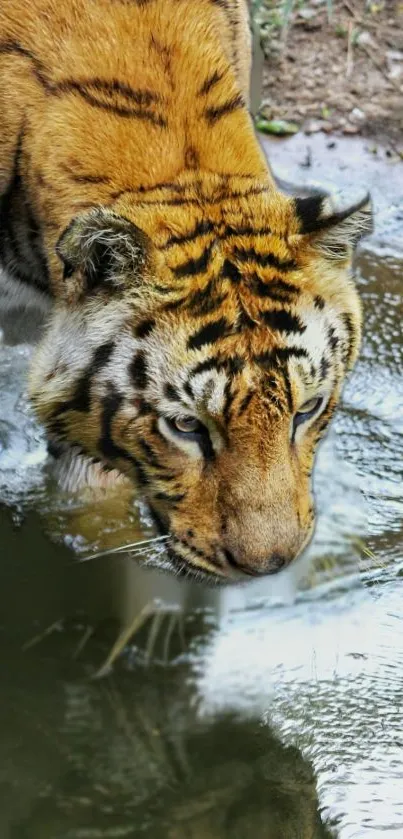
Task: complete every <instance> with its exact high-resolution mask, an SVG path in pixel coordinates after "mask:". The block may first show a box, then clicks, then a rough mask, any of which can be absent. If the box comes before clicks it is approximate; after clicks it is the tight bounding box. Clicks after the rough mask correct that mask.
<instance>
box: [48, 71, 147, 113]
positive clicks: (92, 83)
mask: <svg viewBox="0 0 403 839" xmlns="http://www.w3.org/2000/svg"><path fill="white" fill-rule="evenodd" d="M57 87H58V88H59V89H61V90H63V91H64V90H69V89H73V90H77V91H78V92H81V90H82V89H83V88H85V90H86V91H87V92H90V91H94V92H96V93H107V94H109V95H111V96H113V95H114V94H119V96H123V97H124V98H125V99H128V100H129V101H130V102H135V104H136V105H139V106H140V107H146V108H147V107H149V106H150V105H153V104H159V103H161V102H162V99H161V96H160V95H159V94H158V93H154V91H152V90H147V89H146V90H142V89H137V90H136V89H135V88H133V87H131V86H130V85H128V84H127V83H126V82H121V81H119V79H101V78H99V76H95V77H93V78H90V79H84V80H82V81H77V80H76V79H66V80H65V81H62V82H57Z"/></svg>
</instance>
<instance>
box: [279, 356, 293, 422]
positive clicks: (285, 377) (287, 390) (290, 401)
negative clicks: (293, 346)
mask: <svg viewBox="0 0 403 839" xmlns="http://www.w3.org/2000/svg"><path fill="white" fill-rule="evenodd" d="M281 374H282V377H283V381H284V389H285V397H286V400H287V407H288V410H289V412H290V414H292V413H293V398H292V392H291V382H290V378H289V375H288V371H287V370H286V368H285V367H282V368H281Z"/></svg>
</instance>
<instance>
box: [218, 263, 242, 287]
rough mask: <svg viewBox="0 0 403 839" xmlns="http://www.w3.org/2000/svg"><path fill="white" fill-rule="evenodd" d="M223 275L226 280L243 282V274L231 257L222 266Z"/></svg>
mask: <svg viewBox="0 0 403 839" xmlns="http://www.w3.org/2000/svg"><path fill="white" fill-rule="evenodd" d="M221 276H222V277H224V278H225V279H226V280H231V282H232V283H235V284H237V283H239V282H241V280H242V274H241V272H240V270H239V268H237V267H236V265H234V263H233V262H230V261H229V259H226V260H225V262H224V264H223V266H222V269H221Z"/></svg>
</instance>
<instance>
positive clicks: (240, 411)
mask: <svg viewBox="0 0 403 839" xmlns="http://www.w3.org/2000/svg"><path fill="white" fill-rule="evenodd" d="M254 395H255V393H254V391H253V390H250V391H249V393H247V394H246V396H244V398H243V399H242V402H241V404H240V406H239V408H238V417H241V416H242V414H244V413H245V411H246V410H247V409H248V407H249V405H250V403H251V401H252V399H253V397H254Z"/></svg>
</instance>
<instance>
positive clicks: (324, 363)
mask: <svg viewBox="0 0 403 839" xmlns="http://www.w3.org/2000/svg"><path fill="white" fill-rule="evenodd" d="M329 369H330V362H329V361H328V359H327V358H326V357H325V356H324V355H323V356H322V358H321V360H320V381H321V382H322V381H323V380H324V379H326V376H327V374H328V372H329Z"/></svg>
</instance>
